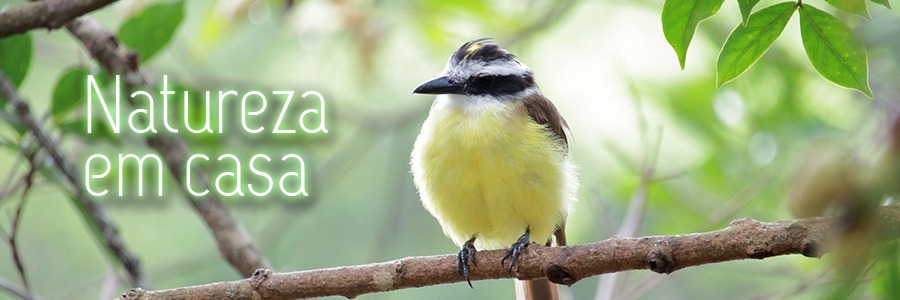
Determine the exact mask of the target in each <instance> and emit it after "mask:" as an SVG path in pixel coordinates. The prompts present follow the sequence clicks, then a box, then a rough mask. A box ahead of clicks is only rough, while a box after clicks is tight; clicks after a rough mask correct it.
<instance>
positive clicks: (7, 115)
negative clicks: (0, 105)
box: [0, 110, 27, 136]
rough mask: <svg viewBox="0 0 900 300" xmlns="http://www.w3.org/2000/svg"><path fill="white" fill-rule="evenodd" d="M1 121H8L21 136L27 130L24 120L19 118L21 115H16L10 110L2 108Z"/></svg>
mask: <svg viewBox="0 0 900 300" xmlns="http://www.w3.org/2000/svg"><path fill="white" fill-rule="evenodd" d="M0 121H3V122H4V123H6V124H7V125H9V127H12V129H13V130H15V131H16V132H17V133H19V136H23V135H25V132H26V131H27V130H26V129H25V124H22V121H20V120H19V116H16V115H14V114H13V113H11V112H9V111H6V110H0Z"/></svg>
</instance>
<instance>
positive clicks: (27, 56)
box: [0, 33, 31, 104]
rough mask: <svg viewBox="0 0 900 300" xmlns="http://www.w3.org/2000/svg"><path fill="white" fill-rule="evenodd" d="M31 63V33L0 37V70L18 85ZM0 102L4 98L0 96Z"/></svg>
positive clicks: (3, 100)
mask: <svg viewBox="0 0 900 300" xmlns="http://www.w3.org/2000/svg"><path fill="white" fill-rule="evenodd" d="M30 65H31V35H29V34H27V33H26V34H19V35H14V36H10V37H6V38H2V39H0V70H2V71H3V74H4V75H6V78H8V79H9V81H11V82H12V84H13V86H16V87H18V86H19V85H20V84H22V80H25V74H26V73H28V66H30ZM0 101H2V102H0V104H2V103H5V102H6V100H5V99H4V98H3V97H2V96H0Z"/></svg>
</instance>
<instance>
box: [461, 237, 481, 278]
mask: <svg viewBox="0 0 900 300" xmlns="http://www.w3.org/2000/svg"><path fill="white" fill-rule="evenodd" d="M474 243H475V238H472V239H471V240H469V241H468V242H466V243H465V244H463V246H462V248H461V249H459V253H457V254H456V271H457V272H459V275H460V276H462V277H465V278H466V282H467V283H469V287H470V288H474V287H472V280H470V279H469V262H472V266H473V267H477V266H478V265H477V264H475V252H476V250H475V244H474Z"/></svg>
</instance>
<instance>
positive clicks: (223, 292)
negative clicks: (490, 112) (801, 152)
mask: <svg viewBox="0 0 900 300" xmlns="http://www.w3.org/2000/svg"><path fill="white" fill-rule="evenodd" d="M876 223H877V225H878V226H879V227H880V228H884V229H886V230H887V231H888V232H890V235H886V236H885V238H887V239H895V238H897V237H898V236H900V205H894V206H890V207H883V208H881V209H880V210H879V211H878V213H877V222H876ZM840 230H841V228H840V225H839V221H838V219H835V218H826V217H817V218H808V219H801V220H795V221H782V222H774V223H767V222H759V221H754V220H751V219H747V218H745V219H740V220H736V221H734V222H732V223H731V225H729V226H728V228H725V229H722V230H718V231H712V232H705V233H694V234H683V235H673V236H649V237H639V238H623V237H613V238H610V239H607V240H604V241H600V242H596V243H591V244H586V245H577V246H569V247H546V246H543V245H538V244H531V245H529V246H528V248H527V251H526V252H525V253H524V254H523V255H522V256H520V257H519V261H518V262H517V266H518V268H517V269H516V270H515V272H514V274H513V275H514V277H516V278H519V279H537V278H542V277H547V278H549V279H550V281H553V282H555V283H559V284H566V285H572V284H574V283H575V282H578V281H579V280H582V279H584V278H587V277H590V276H595V275H598V274H603V273H611V272H620V271H627V270H638V269H650V270H652V271H654V272H658V273H666V274H668V273H671V272H674V271H677V270H680V269H683V268H686V267H691V266H698V265H703V264H710V263H717V262H723V261H730V260H741V259H751V258H753V259H763V258H767V257H773V256H779V255H788V254H802V255H805V256H809V257H819V256H821V255H822V254H824V253H825V252H827V250H828V249H827V247H823V245H826V244H827V243H828V239H829V237H830V236H832V235H833V234H835V233H837V232H839V231H840ZM503 252H504V251H503V250H494V251H482V252H478V254H477V257H476V260H477V261H478V265H477V266H475V267H473V268H472V270H473V272H472V280H484V279H499V278H509V277H510V275H509V273H507V268H505V267H503V266H501V265H500V258H501V256H502V255H503ZM462 281H464V279H463V277H462V276H459V274H458V273H457V271H456V256H455V255H442V256H426V257H409V258H403V259H399V260H395V261H390V262H383V263H375V264H369V265H361V266H351V267H340V268H332V269H321V270H311V271H300V272H290V273H272V272H270V271H268V270H258V271H257V272H256V273H255V274H254V275H253V276H252V277H250V278H248V279H244V280H238V281H231V282H219V283H212V284H207V285H200V286H192V287H184V288H177V289H171V290H161V291H144V290H140V289H135V290H132V291H129V292H128V293H126V294H124V295H122V297H121V298H120V299H127V300H137V299H142V300H150V299H184V300H190V299H260V298H261V299H293V298H308V297H321V296H345V297H349V298H352V297H355V296H358V295H361V294H367V293H376V292H384V291H391V290H398V289H405V288H413V287H423V286H429V285H437V284H445V283H453V282H462Z"/></svg>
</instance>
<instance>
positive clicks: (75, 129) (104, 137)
mask: <svg viewBox="0 0 900 300" xmlns="http://www.w3.org/2000/svg"><path fill="white" fill-rule="evenodd" d="M91 126H92V127H93V130H92V131H93V132H92V133H87V120H86V119H84V118H79V119H76V120H72V121H68V122H65V123H62V124H59V129H60V130H62V132H63V133H64V134H74V135H77V136H79V137H82V138H84V139H86V140H89V141H97V140H100V141H107V142H110V143H111V144H114V145H118V144H120V141H119V137H118V136H117V135H116V134H115V133H114V132H113V130H112V128H110V127H109V126H107V124H106V123H104V122H100V121H94V122H93V123H92V124H91Z"/></svg>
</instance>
